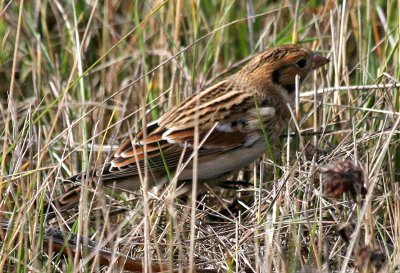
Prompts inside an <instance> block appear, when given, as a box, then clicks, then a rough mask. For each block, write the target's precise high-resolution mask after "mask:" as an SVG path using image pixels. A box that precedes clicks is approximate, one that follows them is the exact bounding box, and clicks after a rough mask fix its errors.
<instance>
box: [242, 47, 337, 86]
mask: <svg viewBox="0 0 400 273" xmlns="http://www.w3.org/2000/svg"><path fill="white" fill-rule="evenodd" d="M328 62H329V59H327V58H325V57H322V56H321V55H318V54H317V53H315V52H313V51H311V50H308V49H306V48H304V47H302V46H299V45H283V46H278V47H274V48H271V49H268V50H266V51H264V52H262V53H260V54H259V55H257V56H256V57H254V58H253V59H252V60H251V61H250V62H249V63H248V64H247V65H246V66H245V67H244V68H243V69H242V72H243V73H245V74H247V75H253V80H257V79H258V80H259V81H261V83H265V84H271V83H273V84H277V85H280V86H282V87H283V88H285V89H286V90H287V91H289V92H292V91H294V90H295V84H296V75H298V76H299V77H300V82H302V81H303V80H304V79H305V78H306V76H307V75H308V74H309V73H310V72H311V71H312V70H314V69H317V68H320V67H322V66H324V65H325V64H327V63H328Z"/></svg>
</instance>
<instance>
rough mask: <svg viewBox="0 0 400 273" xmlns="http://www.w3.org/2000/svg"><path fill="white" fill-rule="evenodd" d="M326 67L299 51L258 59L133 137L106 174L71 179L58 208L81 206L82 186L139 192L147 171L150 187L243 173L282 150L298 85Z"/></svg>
mask: <svg viewBox="0 0 400 273" xmlns="http://www.w3.org/2000/svg"><path fill="white" fill-rule="evenodd" d="M328 62H329V59H328V58H325V57H323V56H322V55H320V54H318V53H316V52H314V51H311V50H309V49H307V48H305V47H303V46H300V45H296V44H289V45H280V46H276V47H272V48H269V49H266V50H264V51H262V52H261V53H258V54H256V55H255V56H254V57H253V58H251V59H250V60H249V62H248V63H247V64H246V65H245V66H244V67H243V68H242V69H240V70H239V71H237V72H236V73H234V74H233V75H231V76H228V77H226V78H225V79H223V80H221V81H219V82H217V83H215V84H213V85H211V86H209V87H207V88H205V89H203V90H201V91H200V92H197V93H195V94H193V95H192V96H189V97H188V98H186V99H185V100H183V101H182V102H181V103H180V104H178V105H177V106H175V107H173V108H171V109H170V110H168V111H166V112H165V113H164V114H162V115H161V116H160V117H159V118H158V119H157V120H155V121H153V122H150V123H148V124H147V126H146V127H145V128H144V129H142V130H140V131H138V132H132V133H131V134H130V136H129V137H127V139H126V140H125V141H123V142H122V143H121V144H120V146H119V147H118V149H117V150H116V151H115V152H114V154H113V155H112V156H111V158H110V159H109V160H108V161H107V162H105V163H104V165H103V166H102V167H101V168H97V169H94V170H91V171H89V172H83V173H80V174H77V175H75V176H72V177H70V178H68V179H66V180H65V181H67V182H71V183H75V186H73V187H72V188H71V189H70V190H69V191H67V192H66V193H64V194H62V195H61V196H59V198H58V204H59V205H60V206H64V207H67V206H68V204H71V203H75V204H76V202H77V201H78V200H79V196H80V194H79V192H80V185H79V183H80V182H82V181H83V179H89V180H91V181H95V182H98V183H102V185H103V186H105V187H112V188H114V189H115V190H122V191H136V190H138V189H140V188H141V186H142V185H141V184H142V183H141V181H143V179H142V178H141V177H142V175H141V174H143V172H144V168H145V167H146V168H147V171H148V183H149V184H157V183H161V181H164V182H165V181H170V180H171V179H172V177H173V178H174V179H176V180H177V181H191V180H192V178H193V170H194V169H195V170H196V174H197V180H198V181H199V183H202V182H203V181H207V180H212V179H214V180H215V179H219V178H221V177H223V176H224V175H226V174H229V173H232V172H233V171H236V170H240V169H241V168H243V167H245V166H247V165H249V164H251V163H252V162H253V161H254V160H256V159H258V158H259V157H260V156H261V155H262V154H263V153H264V152H265V151H266V149H267V145H271V146H272V147H275V146H276V145H277V143H278V142H279V137H280V136H281V135H282V133H283V131H284V129H285V128H286V127H287V126H288V123H289V120H290V118H291V113H290V109H289V107H290V106H293V104H294V99H295V89H296V87H295V86H296V77H298V78H299V82H300V83H301V82H303V81H304V79H305V78H306V77H307V75H309V74H310V72H311V71H313V70H315V69H318V68H321V67H323V66H324V65H326V64H327V63H328ZM196 136H197V137H196ZM196 140H197V141H196ZM194 157H196V159H197V160H196V163H195V164H194V163H193V162H195V160H193V159H194ZM145 161H146V162H145ZM76 184H77V185H76Z"/></svg>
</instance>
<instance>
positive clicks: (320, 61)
mask: <svg viewBox="0 0 400 273" xmlns="http://www.w3.org/2000/svg"><path fill="white" fill-rule="evenodd" d="M327 63H329V59H328V58H325V57H322V56H320V55H314V57H313V64H312V67H311V68H312V69H317V68H320V67H321V66H324V65H326V64H327Z"/></svg>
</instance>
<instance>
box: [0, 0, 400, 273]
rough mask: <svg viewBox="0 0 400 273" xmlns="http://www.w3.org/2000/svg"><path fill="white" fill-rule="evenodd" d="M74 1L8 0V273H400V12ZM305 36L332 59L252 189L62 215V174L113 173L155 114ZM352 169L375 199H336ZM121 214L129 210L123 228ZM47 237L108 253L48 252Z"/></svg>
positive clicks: (0, 182) (4, 253)
mask: <svg viewBox="0 0 400 273" xmlns="http://www.w3.org/2000/svg"><path fill="white" fill-rule="evenodd" d="M67 2H68V3H63V2H62V1H58V0H55V1H48V2H47V1H25V3H24V1H20V2H10V3H8V2H5V1H2V2H1V3H2V7H3V10H2V11H1V12H0V33H1V35H0V37H1V47H0V79H1V84H0V95H1V104H0V107H1V108H0V114H1V122H0V128H1V142H0V143H1V146H2V152H1V154H0V155H1V161H0V162H1V173H0V196H1V199H0V219H1V221H2V224H3V229H1V230H0V271H5V272H14V271H18V272H26V271H32V272H81V271H85V272H92V271H95V272H99V271H112V272H118V271H121V270H122V269H121V268H122V267H121V265H122V264H123V263H124V262H122V260H123V257H125V258H126V259H127V260H126V261H127V262H129V261H130V260H129V259H130V258H132V261H133V260H134V259H138V260H139V261H141V262H140V263H143V265H144V268H145V269H144V272H150V271H149V270H150V264H152V265H153V267H152V270H153V271H154V270H157V267H158V265H159V264H162V265H163V266H162V269H163V270H166V271H168V270H172V269H181V270H183V268H187V269H188V271H190V270H191V269H193V268H197V270H198V272H201V271H200V270H201V269H210V271H209V272H217V271H220V272H243V271H245V270H246V271H247V272H378V271H379V269H380V268H379V267H380V264H381V261H384V265H383V266H382V267H381V269H380V270H381V271H380V272H398V270H399V269H397V267H398V265H399V263H400V260H399V257H400V256H399V247H398V245H399V243H398V242H399V241H400V238H399V234H400V226H399V223H398V219H400V199H399V185H398V183H397V182H398V181H399V177H400V176H399V171H398V167H399V166H400V154H399V152H398V151H399V149H398V146H399V131H398V128H399V126H398V125H399V121H400V115H399V103H400V100H399V96H398V93H399V90H398V87H399V83H398V81H397V79H398V78H399V74H400V73H399V58H400V52H399V47H398V44H399V29H398V26H399V19H398V18H399V14H400V13H399V11H400V8H399V6H398V5H399V4H398V2H396V1H393V0H389V1H387V2H385V1H380V2H379V1H378V2H377V3H372V2H371V1H368V2H367V1H359V2H356V1H349V2H350V3H349V2H344V4H343V5H338V4H336V3H335V1H327V3H323V4H322V3H319V1H296V2H294V1H293V2H292V1H287V2H285V1H283V3H279V1H278V2H276V3H275V2H274V1H268V2H270V3H268V4H266V3H265V2H266V1H261V0H260V1H258V0H254V1H252V0H249V1H186V0H176V1H172V0H170V1H165V2H163V1H105V3H100V2H98V1H85V2H84V1H79V2H77V3H74V1H71V2H70V1H67ZM69 2H70V3H69ZM291 42H300V43H302V44H304V45H305V46H306V47H308V48H312V49H316V50H319V51H320V52H321V53H322V54H324V55H326V56H329V57H330V59H331V63H330V65H329V67H328V68H327V69H324V70H321V71H318V72H316V73H315V74H314V75H313V77H311V79H309V81H308V82H307V83H308V84H305V85H304V86H303V87H302V94H301V95H300V102H299V104H298V105H297V106H296V109H293V110H294V111H293V112H294V119H293V121H292V122H293V124H295V125H296V126H291V128H297V129H296V130H293V131H290V130H289V131H288V134H287V135H286V136H285V137H283V138H282V141H281V142H282V154H281V158H278V159H277V160H276V162H272V161H271V160H269V159H268V158H267V157H265V158H262V159H261V160H259V161H257V162H255V163H254V164H253V165H252V166H249V168H248V169H246V170H243V171H241V172H239V173H238V174H237V176H235V177H232V178H233V179H235V178H239V179H246V180H248V181H249V182H250V183H252V184H253V186H252V187H250V188H248V187H247V188H244V189H241V190H238V191H232V190H222V189H210V191H209V192H208V193H207V194H205V195H202V196H199V198H198V200H197V203H193V204H192V203H191V201H190V200H189V201H187V200H183V199H182V198H176V196H175V189H174V185H170V187H168V188H165V189H162V190H160V191H158V192H154V191H153V192H149V193H147V192H146V191H145V192H143V193H142V192H139V193H136V194H132V195H127V194H122V195H118V196H115V197H114V198H98V199H96V200H92V199H91V196H92V195H91V194H89V190H85V191H84V194H83V196H82V198H81V201H80V205H79V206H80V210H79V212H78V213H75V212H74V211H71V212H70V213H69V214H63V217H61V216H59V217H57V221H52V222H49V221H48V213H49V212H48V211H47V210H46V208H47V207H46V206H45V204H46V203H47V202H48V201H49V200H51V199H52V198H53V197H54V196H57V195H59V194H60V193H61V192H62V191H64V188H63V185H62V184H61V183H60V182H61V181H62V178H66V177H68V176H70V175H72V174H75V173H77V172H79V171H81V170H86V169H88V168H89V167H90V166H100V165H101V164H102V162H103V161H104V159H105V158H106V157H107V156H109V155H110V153H111V152H112V151H113V150H114V149H115V148H116V145H117V144H118V142H119V141H121V139H123V137H125V136H126V135H127V134H128V132H129V131H131V130H134V128H139V127H141V126H142V121H143V117H144V116H145V119H146V120H147V122H148V121H151V120H154V119H156V118H157V117H158V116H159V115H160V114H161V113H163V112H164V111H165V110H166V109H169V108H170V107H172V106H173V105H176V104H177V103H178V102H179V101H181V100H182V99H183V98H185V97H187V96H189V95H190V94H192V93H193V92H196V91H198V90H200V89H202V88H203V87H204V86H206V85H208V84H209V83H210V82H213V81H216V80H218V79H219V78H221V77H224V76H225V75H229V74H230V73H232V72H233V71H235V70H236V69H237V68H238V67H240V66H241V65H242V64H243V62H240V60H243V59H245V58H247V57H248V56H249V55H251V54H253V53H255V52H257V51H260V50H262V49H264V48H267V47H270V46H273V45H278V44H285V43H291ZM311 144H312V145H314V146H315V147H317V148H318V149H319V151H320V152H319V153H318V155H315V154H314V155H313V154H312V152H311V153H310V147H311V146H310V145H311ZM311 150H312V149H311ZM321 151H322V152H321ZM344 158H351V159H352V160H353V161H355V162H358V164H359V166H361V167H362V168H363V170H364V174H365V179H364V180H365V184H366V187H367V189H368V193H367V195H366V196H365V197H364V198H361V197H360V196H359V197H357V198H355V199H354V198H351V197H350V196H349V195H348V194H344V195H343V196H340V198H339V199H333V198H331V197H329V196H327V195H325V194H324V192H323V190H322V188H321V185H320V184H321V181H320V179H319V177H320V173H319V171H320V170H321V168H322V167H323V166H326V165H327V164H331V163H332V162H335V161H336V160H338V159H344ZM83 186H85V185H83ZM84 188H85V189H86V187H84ZM102 196H103V197H104V195H102ZM234 200H236V206H231V207H230V210H227V207H229V206H230V205H231V204H232V202H234ZM110 204H114V205H113V206H112V208H123V209H124V210H125V211H126V212H125V213H122V214H119V215H114V214H113V215H111V216H110V215H109V210H110V207H111V206H110ZM194 206H196V209H195V210H193V208H194ZM96 208H99V209H96ZM193 216H195V217H193ZM341 223H348V224H350V226H352V227H353V229H354V233H353V235H352V236H351V237H350V238H349V242H348V243H347V242H346V241H345V240H343V239H342V238H341V237H340V236H339V232H338V230H337V226H338V225H339V224H341ZM50 225H51V226H53V227H54V228H56V230H62V231H64V232H65V233H64V235H65V234H69V235H68V236H72V237H73V238H77V239H78V240H83V242H84V244H87V240H88V239H87V238H90V240H91V241H93V242H95V245H96V246H94V247H92V249H90V248H89V249H88V248H81V247H80V245H79V244H78V245H77V246H76V247H75V246H74V245H73V244H71V245H70V249H69V251H63V250H62V249H58V250H57V249H54V250H57V251H49V248H48V246H47V240H48V239H49V237H52V235H54V234H53V233H51V234H49V230H48V229H47V227H48V226H50ZM75 234H76V235H77V237H74V236H75ZM56 235H57V234H56ZM57 236H59V234H58V235H57ZM68 236H67V237H68ZM80 238H84V239H80ZM53 240H54V241H57V240H56V238H55V237H54V236H53ZM101 247H106V248H107V250H108V251H109V254H110V255H111V256H112V257H113V261H112V262H111V263H110V262H109V264H110V265H109V266H100V264H101V263H102V262H101V261H102V255H108V254H107V253H106V254H105V252H101V251H100V248H101ZM50 248H51V247H50ZM74 251H75V254H74V253H73V252H74ZM61 252H63V253H64V254H65V252H68V253H69V254H70V255H60V254H59V253H61ZM79 253H80V254H81V255H82V256H80V255H79ZM123 254H124V255H127V256H122V255H123ZM118 255H119V257H120V259H117V258H116V257H118ZM121 257H122V258H121ZM92 258H95V261H94V262H93V259H92ZM396 270H397V271H396ZM203 272H206V271H203Z"/></svg>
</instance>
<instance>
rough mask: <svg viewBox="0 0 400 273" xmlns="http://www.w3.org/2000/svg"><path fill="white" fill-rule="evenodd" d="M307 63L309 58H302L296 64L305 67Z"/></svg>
mask: <svg viewBox="0 0 400 273" xmlns="http://www.w3.org/2000/svg"><path fill="white" fill-rule="evenodd" d="M306 64H307V60H306V59H300V60H298V61H297V63H296V65H297V66H298V67H300V68H304V67H305V66H306Z"/></svg>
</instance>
